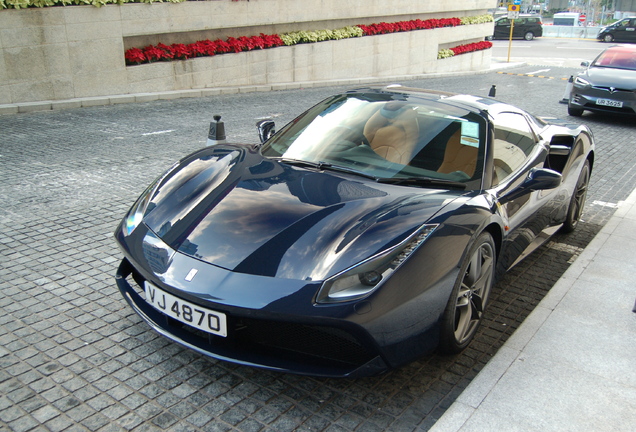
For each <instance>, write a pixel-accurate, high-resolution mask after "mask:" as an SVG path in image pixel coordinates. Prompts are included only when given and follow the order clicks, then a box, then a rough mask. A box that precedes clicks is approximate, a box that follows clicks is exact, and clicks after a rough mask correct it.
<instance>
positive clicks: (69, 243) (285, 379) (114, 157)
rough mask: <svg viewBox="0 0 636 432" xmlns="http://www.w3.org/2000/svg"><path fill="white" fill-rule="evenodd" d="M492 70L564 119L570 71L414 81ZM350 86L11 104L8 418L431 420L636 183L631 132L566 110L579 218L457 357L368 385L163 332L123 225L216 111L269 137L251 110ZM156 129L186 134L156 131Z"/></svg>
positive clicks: (152, 424)
mask: <svg viewBox="0 0 636 432" xmlns="http://www.w3.org/2000/svg"><path fill="white" fill-rule="evenodd" d="M573 72H574V70H572V69H567V68H562V69H559V68H557V69H555V70H554V74H557V75H558V74H561V75H563V76H565V77H569V76H570V75H572V74H573ZM493 83H494V84H497V88H498V99H500V100H503V101H507V102H511V103H513V104H516V105H519V106H521V107H522V108H526V109H528V110H529V111H530V112H534V113H540V114H542V115H546V116H554V117H564V116H565V110H564V107H563V105H560V104H558V101H555V102H554V103H551V102H549V101H552V100H554V94H562V91H563V88H562V87H563V86H562V83H561V82H557V80H552V81H550V80H543V81H541V82H537V81H536V80H534V81H533V83H531V82H530V81H529V80H528V79H527V77H522V76H512V75H501V74H495V73H489V74H483V75H474V76H471V78H470V79H466V78H465V77H444V78H434V79H427V80H418V81H413V82H409V83H408V84H409V85H413V86H416V87H428V88H437V89H440V90H449V91H458V92H469V93H475V92H476V93H478V94H486V93H487V91H488V89H489V88H490V85H491V84H493ZM341 89H342V88H310V89H300V88H297V89H289V90H281V91H272V92H269V93H262V92H252V93H235V94H221V92H220V91H212V92H208V93H206V94H208V95H207V96H205V97H200V98H188V99H178V100H155V101H149V102H141V103H136V104H114V105H105V106H97V107H83V108H73V107H70V106H69V107H67V109H64V110H58V111H49V112H29V113H20V114H17V113H16V114H9V115H4V116H1V117H0V130H2V136H3V138H2V139H3V142H2V155H1V157H2V170H0V196H2V198H3V208H2V211H0V292H2V297H0V429H2V430H4V429H7V430H12V431H29V432H32V431H37V430H47V429H51V430H67V431H73V430H90V431H100V430H101V431H107V430H118V431H119V430H126V429H133V430H135V431H145V430H161V429H163V428H167V429H168V430H174V431H177V430H188V431H208V430H223V431H225V430H239V431H274V430H276V431H279V430H294V429H297V430H313V431H316V430H319V431H340V430H346V431H350V430H356V431H360V430H364V431H365V432H367V431H373V430H400V431H401V430H427V429H428V427H430V426H431V425H432V424H433V423H434V421H435V420H436V419H437V418H439V416H441V414H442V413H443V412H444V410H445V409H446V408H447V407H448V406H449V405H450V404H451V403H452V401H453V400H454V399H455V398H456V397H457V395H458V394H459V393H460V392H461V391H462V389H464V388H465V387H466V386H467V385H468V383H469V382H470V379H472V377H474V376H475V375H476V374H477V372H479V370H481V369H482V368H483V367H484V365H485V364H486V363H487V361H488V360H489V359H490V358H491V356H492V355H493V354H494V353H495V352H496V350H497V348H498V347H500V346H501V345H502V344H503V343H504V342H505V340H507V338H509V337H510V335H511V334H512V332H513V331H514V329H516V328H517V327H518V326H519V323H521V322H522V321H523V320H524V319H525V318H526V317H527V316H528V315H529V313H530V312H532V310H533V309H534V307H535V306H536V305H537V304H538V302H539V301H541V299H542V298H543V297H544V296H545V295H546V293H547V292H548V291H549V290H550V288H551V286H552V285H553V284H554V282H555V281H556V280H558V278H559V277H560V275H561V274H563V272H564V271H565V270H566V269H567V267H568V266H569V264H570V263H571V262H573V260H574V259H575V258H576V257H577V256H578V255H579V254H580V253H581V252H582V250H583V249H584V248H585V246H586V244H587V243H588V242H589V241H590V240H591V239H592V238H593V237H594V235H595V234H596V233H597V232H598V231H599V230H600V228H601V227H602V226H603V224H604V223H605V222H606V221H607V220H608V219H609V217H610V216H611V215H612V213H613V212H614V208H613V207H611V206H607V205H604V204H602V203H609V204H616V205H617V204H619V202H620V201H621V200H624V199H625V198H626V197H627V196H628V195H629V193H631V191H632V189H633V185H634V184H636V147H635V146H634V145H633V143H632V135H633V127H631V126H630V125H626V124H624V123H622V122H621V121H620V120H617V119H612V118H607V117H602V116H591V115H590V116H588V115H586V116H584V117H583V118H581V119H574V118H568V120H569V121H571V122H574V123H577V122H585V123H586V124H588V125H589V126H590V127H591V128H592V130H593V132H594V134H595V137H596V139H597V146H598V147H597V154H596V160H595V166H594V171H593V174H592V182H591V184H590V188H589V192H588V205H587V206H586V209H585V212H584V215H583V223H582V224H581V225H580V226H579V227H578V228H577V231H576V232H575V233H573V234H571V235H561V234H559V235H556V236H555V237H553V239H552V240H551V241H550V242H549V243H548V244H546V245H545V246H543V247H541V248H540V249H539V250H537V251H536V252H535V253H533V254H532V255H531V256H529V257H528V258H527V259H526V260H525V261H524V262H522V263H521V264H520V265H518V266H517V267H515V268H514V269H513V270H512V271H511V272H509V273H508V274H506V275H505V276H504V277H503V278H502V279H501V281H500V282H499V283H498V284H497V285H496V286H495V289H494V290H493V293H492V295H491V300H490V301H491V305H490V309H489V311H488V312H487V314H486V320H485V322H484V323H483V325H482V327H481V329H480V331H479V333H478V335H477V339H476V340H475V343H473V344H472V345H471V346H470V347H469V348H468V349H467V350H465V351H464V352H463V353H462V354H461V355H458V356H453V357H452V358H449V357H443V356H438V355H435V354H433V355H431V356H429V357H426V358H423V359H420V360H417V361H415V362H413V363H412V364H410V365H406V366H405V367H404V368H401V369H399V370H396V371H392V372H389V373H387V374H385V375H382V376H379V377H372V378H368V379H363V380H330V379H316V378H308V377H298V376H290V375H284V374H277V373H271V372H266V371H255V370H253V369H250V368H247V367H239V366H234V365H229V364H226V363H224V362H221V361H217V360H212V359H209V358H207V357H204V356H201V355H199V354H197V353H195V352H193V351H190V350H187V349H184V348H183V347H181V346H179V345H177V344H174V343H172V342H170V341H167V340H166V339H164V338H162V337H160V336H158V335H157V334H156V333H155V332H153V331H152V330H151V329H150V328H149V327H148V326H147V325H146V324H145V323H144V322H143V321H142V320H141V319H140V318H139V317H137V316H136V314H135V313H134V312H133V311H132V310H130V308H129V307H128V305H127V304H126V303H125V301H124V300H123V299H122V298H121V295H120V294H119V291H118V289H117V287H116V286H115V283H114V276H113V275H114V273H115V270H116V267H117V265H118V264H119V261H120V259H121V253H120V252H119V250H118V248H117V246H116V245H115V243H114V240H113V239H112V232H113V230H114V228H115V226H116V225H117V224H118V223H119V221H120V219H121V217H122V216H123V215H124V214H125V212H126V211H127V210H128V208H129V207H130V205H131V204H132V202H133V201H134V200H135V198H136V197H137V196H138V194H139V193H141V192H142V190H143V188H144V187H145V185H147V184H148V183H150V182H151V181H152V180H153V179H154V178H155V177H156V176H157V175H159V174H160V173H161V172H163V170H164V169H165V168H166V167H168V166H170V165H171V164H172V162H173V161H174V160H177V159H179V158H180V157H182V156H183V155H185V154H187V153H189V152H191V151H193V150H195V149H197V148H199V147H201V146H203V145H204V143H205V139H206V135H207V130H208V126H209V122H210V107H213V110H214V111H215V112H221V113H222V114H223V118H224V120H225V122H226V132H227V134H228V139H231V140H234V141H242V142H256V141H257V136H256V131H255V128H254V121H255V119H256V118H260V117H264V116H267V115H270V116H271V115H276V119H277V123H278V125H279V126H282V124H284V123H286V122H287V121H289V120H291V119H292V118H293V116H294V115H296V114H298V113H299V112H301V111H303V110H304V109H306V108H307V107H309V106H311V105H313V104H314V103H315V102H318V101H319V100H320V99H322V98H323V97H324V96H326V95H329V94H331V93H333V92H334V91H339V90H341ZM524 92H525V93H524ZM520 94H532V95H533V97H527V98H526V97H520V96H519V95H520ZM147 98H150V99H158V98H156V97H154V96H153V95H148V96H147ZM105 100H108V98H106V99H105ZM546 101H547V102H546ZM158 125H161V128H164V127H165V128H169V129H174V130H175V133H174V134H169V135H160V136H159V135H157V136H144V135H143V134H144V133H146V132H147V131H149V130H150V131H152V130H155V128H157V127H158ZM599 203H601V204H599Z"/></svg>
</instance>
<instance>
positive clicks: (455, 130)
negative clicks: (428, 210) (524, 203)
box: [261, 93, 486, 189]
mask: <svg viewBox="0 0 636 432" xmlns="http://www.w3.org/2000/svg"><path fill="white" fill-rule="evenodd" d="M485 137H486V122H485V120H484V119H483V118H482V117H481V116H480V115H478V114H475V113H473V112H471V111H468V110H466V109H464V108H459V107H456V106H453V105H451V104H447V103H443V102H440V101H429V100H422V99H415V98H410V97H408V96H405V95H401V94H400V95H396V94H393V93H387V94H384V93H371V94H362V93H350V94H343V95H337V96H333V97H331V98H328V99H326V100H325V101H323V102H321V103H319V104H318V105H316V106H315V107H313V108H311V109H310V110H308V111H307V112H305V113H304V114H303V115H301V116H300V117H298V118H296V119H295V120H294V121H292V122H291V123H289V124H288V125H287V126H285V127H284V128H283V129H282V130H281V131H280V132H278V133H277V134H276V135H274V137H272V138H271V139H270V140H269V141H267V142H266V143H265V145H264V146H263V147H262V149H261V151H262V154H263V155H264V156H267V157H271V158H278V159H280V160H282V161H283V162H287V163H291V164H302V163H303V162H305V163H308V164H313V166H315V167H317V168H321V169H333V170H339V171H345V170H346V171H347V172H350V173H352V174H358V175H362V176H365V177H371V178H375V179H377V180H379V181H385V182H395V183H402V184H405V185H416V186H421V185H424V184H425V182H429V183H428V184H433V185H435V184H443V183H444V182H447V183H448V184H452V183H455V184H457V183H459V184H462V185H463V186H464V187H468V188H473V189H476V188H479V187H480V186H481V177H482V172H483V160H484V157H483V155H484V146H485V139H486V138H485ZM308 164H307V165H308ZM307 165H306V166H307ZM418 179H419V180H422V181H421V182H418V181H417V180H418ZM391 180H392V181H391ZM434 181H437V182H436V183H435V182H434Z"/></svg>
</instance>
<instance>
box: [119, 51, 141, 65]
mask: <svg viewBox="0 0 636 432" xmlns="http://www.w3.org/2000/svg"><path fill="white" fill-rule="evenodd" d="M124 58H125V59H126V63H127V64H141V63H145V62H146V56H145V55H144V52H143V51H142V50H140V49H139V48H130V49H129V50H126V52H125V53H124Z"/></svg>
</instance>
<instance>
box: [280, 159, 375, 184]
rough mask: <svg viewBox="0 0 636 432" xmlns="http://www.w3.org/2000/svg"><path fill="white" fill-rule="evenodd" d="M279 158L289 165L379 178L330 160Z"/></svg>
mask: <svg viewBox="0 0 636 432" xmlns="http://www.w3.org/2000/svg"><path fill="white" fill-rule="evenodd" d="M277 160H279V161H281V162H283V163H286V164H288V165H294V166H300V167H309V168H316V169H319V170H321V171H336V172H342V173H347V174H353V175H357V176H360V177H365V178H368V179H371V180H377V179H378V178H377V177H376V176H374V175H371V174H367V173H365V172H362V171H358V170H356V169H353V168H347V167H344V166H341V165H333V164H330V163H328V162H310V161H305V160H300V159H290V158H277Z"/></svg>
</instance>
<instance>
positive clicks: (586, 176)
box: [561, 160, 591, 233]
mask: <svg viewBox="0 0 636 432" xmlns="http://www.w3.org/2000/svg"><path fill="white" fill-rule="evenodd" d="M590 171H591V170H590V161H588V160H586V161H585V164H584V165H583V169H582V170H581V174H579V179H578V180H577V182H576V188H575V189H574V194H572V199H571V200H570V207H568V215H567V218H566V219H565V222H564V223H563V226H562V227H561V231H562V232H564V233H570V232H572V231H574V230H575V229H576V227H577V226H578V225H579V221H580V220H581V215H582V214H583V207H585V200H586V198H587V187H588V184H589V183H590Z"/></svg>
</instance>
